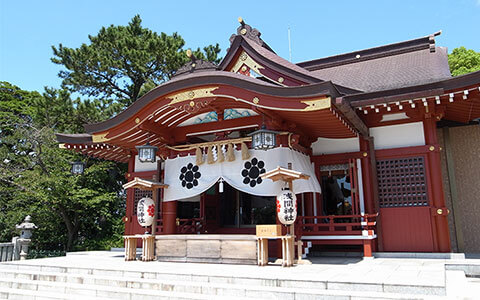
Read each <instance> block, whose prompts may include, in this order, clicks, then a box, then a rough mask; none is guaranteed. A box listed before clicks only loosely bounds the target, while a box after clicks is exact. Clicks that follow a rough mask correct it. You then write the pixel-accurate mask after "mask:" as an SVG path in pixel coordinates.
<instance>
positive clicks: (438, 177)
mask: <svg viewBox="0 0 480 300" xmlns="http://www.w3.org/2000/svg"><path fill="white" fill-rule="evenodd" d="M423 129H424V133H425V143H426V144H427V145H430V147H429V150H430V151H429V152H428V154H427V159H428V165H427V166H428V169H429V170H428V171H429V175H430V176H429V178H430V186H431V191H432V195H431V202H430V203H431V204H430V205H431V206H432V216H433V217H432V230H433V234H434V241H435V240H436V245H435V251H439V252H450V251H451V247H450V232H449V230H448V220H447V215H448V210H447V207H446V204H445V198H444V193H443V180H442V169H441V161H440V145H439V144H438V138H437V120H436V119H435V117H434V115H432V114H427V115H426V116H425V120H424V121H423Z"/></svg>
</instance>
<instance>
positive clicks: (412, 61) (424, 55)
mask: <svg viewBox="0 0 480 300" xmlns="http://www.w3.org/2000/svg"><path fill="white" fill-rule="evenodd" d="M311 73H312V74H314V75H315V76H316V77H318V78H320V79H322V80H331V81H332V82H333V83H335V84H339V85H343V86H347V87H350V88H353V89H358V90H361V91H365V92H373V91H380V90H388V89H395V88H402V87H407V86H412V85H420V84H426V83H430V82H435V81H439V80H443V79H448V78H450V77H451V74H450V69H449V67H448V59H447V50H446V48H443V47H436V49H435V52H430V50H428V49H424V50H419V51H413V52H407V53H401V54H397V55H393V56H385V57H379V58H375V59H370V60H364V61H359V62H357V63H349V64H344V65H338V66H333V67H330V68H323V69H319V70H315V71H312V72H311Z"/></svg>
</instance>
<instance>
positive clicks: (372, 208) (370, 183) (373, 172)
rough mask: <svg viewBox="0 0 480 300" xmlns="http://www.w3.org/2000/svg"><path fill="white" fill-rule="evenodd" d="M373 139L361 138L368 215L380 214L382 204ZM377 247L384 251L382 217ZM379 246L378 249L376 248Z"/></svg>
mask: <svg viewBox="0 0 480 300" xmlns="http://www.w3.org/2000/svg"><path fill="white" fill-rule="evenodd" d="M374 145H375V144H374V141H373V137H369V138H363V137H360V151H362V152H363V153H362V158H361V164H362V179H363V198H364V203H365V212H366V213H368V214H373V213H380V203H379V200H378V178H377V160H376V158H375V146H374ZM376 233H377V240H376V243H377V245H373V247H375V248H378V251H383V238H382V216H381V215H379V216H378V218H377V226H376ZM376 246H378V247H376Z"/></svg>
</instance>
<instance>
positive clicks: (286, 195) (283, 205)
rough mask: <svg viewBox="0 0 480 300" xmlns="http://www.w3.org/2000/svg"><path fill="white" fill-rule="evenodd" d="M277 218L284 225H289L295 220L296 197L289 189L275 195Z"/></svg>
mask: <svg viewBox="0 0 480 300" xmlns="http://www.w3.org/2000/svg"><path fill="white" fill-rule="evenodd" d="M277 216H278V220H279V221H280V222H281V223H282V224H284V225H291V224H293V223H295V220H296V219H297V196H295V194H294V193H293V192H292V191H290V189H289V188H284V189H282V191H281V192H280V193H279V194H278V195H277Z"/></svg>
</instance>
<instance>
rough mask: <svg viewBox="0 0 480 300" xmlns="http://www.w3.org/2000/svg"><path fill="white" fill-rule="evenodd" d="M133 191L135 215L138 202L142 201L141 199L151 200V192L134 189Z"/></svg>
mask: <svg viewBox="0 0 480 300" xmlns="http://www.w3.org/2000/svg"><path fill="white" fill-rule="evenodd" d="M134 191H135V197H134V202H133V214H134V215H137V205H138V201H140V199H142V198H143V197H150V198H152V191H147V190H141V189H134Z"/></svg>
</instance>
